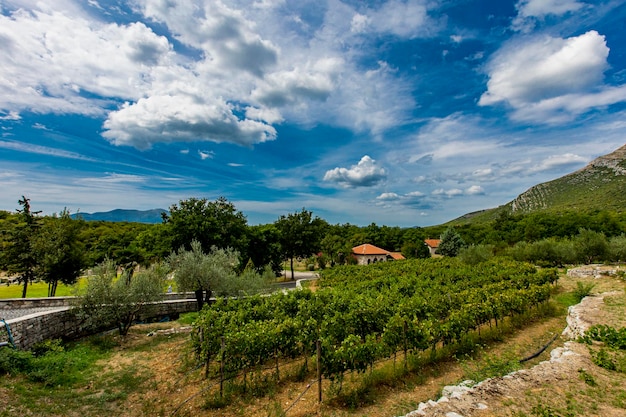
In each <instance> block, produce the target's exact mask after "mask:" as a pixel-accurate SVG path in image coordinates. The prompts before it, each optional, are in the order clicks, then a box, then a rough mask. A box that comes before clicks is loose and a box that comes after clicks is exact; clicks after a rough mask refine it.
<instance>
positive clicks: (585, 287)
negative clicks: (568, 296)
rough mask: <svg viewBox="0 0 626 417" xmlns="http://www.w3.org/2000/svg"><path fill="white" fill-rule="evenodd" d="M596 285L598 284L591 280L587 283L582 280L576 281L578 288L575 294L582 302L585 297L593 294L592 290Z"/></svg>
mask: <svg viewBox="0 0 626 417" xmlns="http://www.w3.org/2000/svg"><path fill="white" fill-rule="evenodd" d="M595 286H596V284H594V283H592V282H590V283H587V284H585V283H584V282H582V281H577V282H576V289H575V290H574V296H575V297H576V299H577V300H578V302H580V301H581V300H582V299H583V298H585V297H586V296H588V295H589V294H591V290H593V288H594V287H595Z"/></svg>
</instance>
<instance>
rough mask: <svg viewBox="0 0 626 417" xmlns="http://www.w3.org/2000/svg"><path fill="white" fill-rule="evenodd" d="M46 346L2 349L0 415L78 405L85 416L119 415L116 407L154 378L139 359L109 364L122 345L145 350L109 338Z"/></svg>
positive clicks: (69, 410)
mask: <svg viewBox="0 0 626 417" xmlns="http://www.w3.org/2000/svg"><path fill="white" fill-rule="evenodd" d="M150 342H153V341H152V340H150ZM47 345H48V347H45V346H44V347H41V346H40V347H38V349H35V350H33V351H31V352H24V351H15V350H13V349H0V375H2V374H4V376H3V378H4V382H3V385H4V386H5V388H6V389H10V392H11V395H10V400H8V399H5V400H4V401H5V402H6V401H8V404H6V403H3V400H1V399H0V408H2V409H4V410H5V411H2V412H0V417H1V416H9V415H23V416H34V415H36V416H57V415H76V414H75V410H78V409H84V410H89V412H88V413H87V414H88V415H109V414H111V413H113V414H118V413H116V412H115V410H114V408H115V407H116V406H118V405H119V404H122V403H123V402H125V401H126V400H127V399H128V397H129V395H130V394H132V393H138V392H139V393H140V392H145V391H146V390H148V389H149V388H150V384H148V382H149V381H150V380H151V379H152V378H153V377H154V374H153V372H152V370H151V369H150V368H148V367H143V366H142V365H141V363H140V362H128V363H126V362H124V363H120V364H118V365H116V366H111V360H112V358H113V357H114V355H115V354H116V352H117V351H119V350H120V349H122V350H124V351H126V352H131V353H132V352H139V351H141V349H142V348H143V346H141V345H139V346H131V347H128V346H125V345H124V343H123V342H121V340H120V339H115V338H114V337H112V336H106V335H105V336H95V337H91V338H88V339H85V340H82V341H80V342H76V343H69V344H62V343H60V342H58V341H56V342H47ZM154 347H155V346H154V345H153V348H154ZM35 352H36V353H37V354H35ZM16 358H19V359H20V360H19V361H16V360H15V359H16ZM16 364H18V365H16ZM105 364H107V365H106V366H105Z"/></svg>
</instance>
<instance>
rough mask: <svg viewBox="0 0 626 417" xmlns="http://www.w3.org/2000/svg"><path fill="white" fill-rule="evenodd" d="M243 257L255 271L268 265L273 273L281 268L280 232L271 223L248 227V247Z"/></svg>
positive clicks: (259, 270) (278, 271) (262, 269)
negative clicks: (250, 263)
mask: <svg viewBox="0 0 626 417" xmlns="http://www.w3.org/2000/svg"><path fill="white" fill-rule="evenodd" d="M243 259H248V261H249V262H250V261H251V262H252V264H253V265H254V266H255V268H256V270H257V272H261V271H264V270H265V267H266V266H269V267H270V268H271V269H272V271H274V273H275V275H278V274H279V273H280V271H281V270H282V267H281V261H282V255H281V250H280V233H279V232H278V229H277V228H276V226H275V225H273V224H265V225H259V226H250V227H248V247H247V251H246V253H245V254H243Z"/></svg>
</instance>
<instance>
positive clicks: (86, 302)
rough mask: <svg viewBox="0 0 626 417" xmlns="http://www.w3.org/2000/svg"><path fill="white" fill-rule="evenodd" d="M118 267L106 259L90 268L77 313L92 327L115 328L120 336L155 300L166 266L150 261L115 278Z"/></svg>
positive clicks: (160, 289)
mask: <svg viewBox="0 0 626 417" xmlns="http://www.w3.org/2000/svg"><path fill="white" fill-rule="evenodd" d="M117 271H118V267H117V265H115V263H113V262H112V261H110V260H108V259H107V260H105V261H104V262H103V263H101V264H100V265H98V266H97V267H96V268H94V273H93V275H91V276H89V277H88V278H87V285H86V286H85V288H84V289H83V291H82V293H81V294H80V297H79V300H80V301H79V305H78V310H77V314H78V315H79V316H80V317H82V318H83V320H84V323H85V326H86V327H87V328H90V329H92V330H102V329H106V328H110V327H117V329H118V330H119V333H120V335H122V336H124V335H126V334H127V333H128V330H129V329H130V327H131V326H132V324H133V322H134V321H135V320H136V319H137V318H138V315H139V313H140V312H141V309H142V308H143V307H144V306H145V305H146V304H148V303H152V302H154V301H159V300H160V299H161V298H162V296H163V287H164V286H165V278H166V276H167V268H166V267H165V266H164V265H163V264H154V265H152V266H150V268H148V269H146V270H142V271H140V272H138V273H137V274H135V275H131V276H128V277H126V276H122V277H119V278H118V274H117Z"/></svg>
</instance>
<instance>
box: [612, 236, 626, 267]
mask: <svg viewBox="0 0 626 417" xmlns="http://www.w3.org/2000/svg"><path fill="white" fill-rule="evenodd" d="M609 253H610V255H611V260H612V261H614V262H624V261H626V235H624V234H621V235H619V236H614V237H612V238H611V240H610V241H609Z"/></svg>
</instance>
